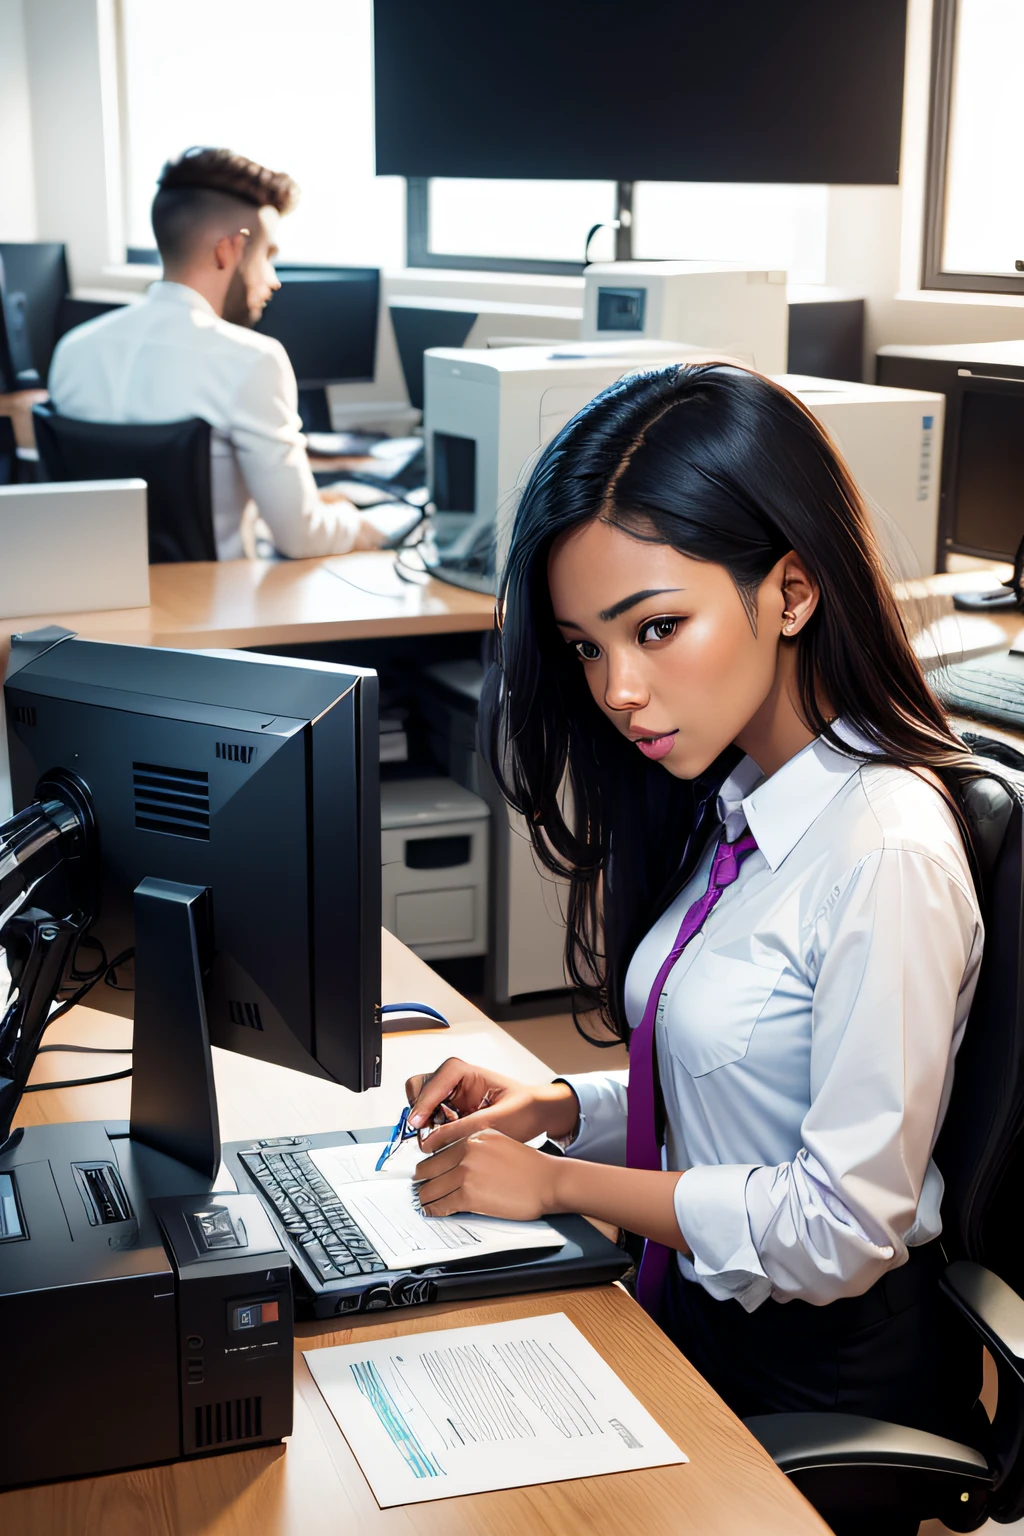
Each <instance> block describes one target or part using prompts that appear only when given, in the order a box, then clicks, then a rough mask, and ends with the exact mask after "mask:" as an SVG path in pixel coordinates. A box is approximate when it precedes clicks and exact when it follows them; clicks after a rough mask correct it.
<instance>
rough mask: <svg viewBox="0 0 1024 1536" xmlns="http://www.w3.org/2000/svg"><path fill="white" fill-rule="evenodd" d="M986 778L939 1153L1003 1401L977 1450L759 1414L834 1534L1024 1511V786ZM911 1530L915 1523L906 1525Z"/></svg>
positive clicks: (973, 794)
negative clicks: (966, 986) (975, 963)
mask: <svg viewBox="0 0 1024 1536" xmlns="http://www.w3.org/2000/svg"><path fill="white" fill-rule="evenodd" d="M1008 779H1009V780H1010V783H1004V782H1002V781H1000V780H997V779H992V778H987V777H986V778H979V779H976V780H974V781H973V783H971V784H970V785H969V786H968V787H967V789H966V792H965V796H964V802H965V809H966V812H967V818H968V821H969V823H970V825H971V831H972V834H973V835H972V841H973V844H974V850H975V855H976V860H977V865H978V871H979V874H980V880H981V888H982V892H983V896H984V916H985V950H984V955H983V958H982V966H981V974H980V976H979V980H978V990H977V993H976V995H975V999H974V1003H973V1006H972V1008H971V1012H970V1017H969V1019H968V1022H967V1028H966V1031H965V1033H964V1039H963V1044H962V1045H961V1048H960V1051H959V1053H958V1055H957V1058H956V1069H955V1073H954V1079H953V1092H952V1096H951V1098H950V1104H949V1110H948V1113H947V1116H946V1120H945V1123H944V1125H943V1128H942V1132H941V1135H940V1137H939V1140H938V1144H937V1146H936V1152H935V1159H936V1162H937V1164H938V1166H939V1168H940V1169H941V1170H942V1172H943V1175H944V1178H945V1181H946V1191H945V1195H944V1198H943V1206H942V1216H943V1233H942V1237H941V1239H940V1241H941V1242H942V1244H943V1249H944V1251H945V1253H947V1254H949V1256H950V1257H951V1258H952V1259H953V1260H954V1262H952V1263H950V1264H949V1266H948V1268H947V1269H946V1271H945V1273H944V1274H943V1276H942V1278H941V1280H940V1285H941V1288H942V1290H943V1291H944V1292H945V1294H946V1295H947V1296H948V1297H949V1298H950V1299H951V1301H952V1302H953V1303H954V1305H955V1306H956V1308H957V1309H958V1311H959V1312H960V1313H961V1314H962V1315H963V1317H965V1318H966V1319H967V1321H968V1322H969V1323H970V1324H971V1326H972V1327H973V1328H974V1330H975V1332H976V1333H977V1334H978V1335H979V1337H980V1339H981V1340H982V1342H983V1343H984V1344H985V1345H986V1346H987V1348H988V1349H989V1351H990V1352H991V1354H992V1356H993V1358H994V1360H995V1363H996V1368H997V1371H998V1377H999V1399H998V1404H997V1408H996V1414H995V1419H994V1421H993V1423H992V1425H991V1426H990V1427H989V1426H987V1424H986V1423H985V1420H984V1416H983V1415H982V1412H981V1409H980V1408H977V1409H976V1410H975V1411H976V1413H977V1414H978V1415H979V1426H980V1427H979V1433H978V1434H977V1436H973V1437H972V1438H975V1439H976V1440H977V1442H978V1443H977V1444H975V1445H962V1444H959V1443H957V1442H955V1441H952V1440H946V1439H943V1438H942V1437H940V1436H938V1435H932V1434H926V1433H924V1432H923V1431H920V1430H913V1429H907V1428H904V1427H902V1426H901V1425H897V1424H887V1423H884V1422H882V1421H880V1420H877V1419H869V1418H862V1417H859V1416H857V1415H853V1414H843V1413H777V1414H764V1415H760V1416H758V1417H755V1418H749V1419H747V1420H746V1424H747V1428H748V1429H750V1431H751V1432H752V1433H753V1434H754V1436H755V1437H756V1438H757V1439H758V1440H759V1441H760V1442H761V1444H762V1445H763V1446H764V1447H765V1449H766V1450H767V1451H768V1452H769V1454H770V1455H771V1456H772V1458H773V1459H774V1461H775V1462H776V1464H777V1465H778V1466H779V1467H780V1468H781V1469H782V1471H784V1472H785V1473H786V1474H787V1476H788V1477H790V1478H791V1479H792V1481H793V1482H794V1483H796V1485H797V1487H798V1488H799V1489H800V1490H801V1492H802V1493H804V1494H805V1496H806V1497H807V1498H808V1499H809V1500H810V1502H811V1503H812V1504H814V1505H815V1507H816V1508H817V1509H818V1510H819V1512H820V1513H821V1514H822V1515H823V1516H824V1518H825V1519H826V1520H828V1521H829V1523H830V1524H831V1525H832V1526H833V1529H834V1530H835V1531H836V1532H837V1533H840V1536H841V1533H842V1532H843V1530H844V1526H845V1528H846V1529H850V1528H855V1529H857V1530H858V1531H859V1530H863V1529H865V1528H866V1527H867V1526H868V1523H869V1522H870V1528H871V1529H872V1530H873V1531H875V1532H877V1533H879V1536H889V1533H899V1536H902V1533H903V1532H904V1531H906V1532H908V1533H913V1532H916V1531H917V1527H918V1522H919V1521H922V1520H928V1519H935V1518H937V1519H940V1520H942V1521H943V1522H944V1523H945V1524H946V1525H947V1526H948V1527H949V1528H950V1529H951V1530H954V1531H973V1530H976V1529H977V1528H978V1526H979V1525H982V1524H983V1523H984V1521H985V1520H986V1519H994V1520H996V1521H997V1522H999V1523H1000V1524H1005V1523H1007V1522H1009V1521H1012V1520H1017V1519H1020V1517H1021V1516H1022V1515H1024V1300H1022V1299H1021V1297H1022V1296H1024V1240H1022V1235H1021V1221H1020V1211H1021V1203H1022V1202H1021V1196H1022V1193H1024V1138H1022V1136H1021V1130H1022V1126H1024V816H1022V809H1021V807H1022V803H1024V791H1022V790H1021V788H1020V787H1019V786H1020V785H1021V784H1022V783H1024V779H1021V778H1020V776H1017V781H1016V783H1017V786H1018V787H1011V785H1012V784H1013V778H1012V776H1010V775H1008ZM901 1522H902V1523H901Z"/></svg>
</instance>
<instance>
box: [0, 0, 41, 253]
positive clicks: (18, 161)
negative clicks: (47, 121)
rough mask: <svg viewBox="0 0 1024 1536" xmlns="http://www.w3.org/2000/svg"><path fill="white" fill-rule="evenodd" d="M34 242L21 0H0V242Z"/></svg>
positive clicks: (30, 155)
mask: <svg viewBox="0 0 1024 1536" xmlns="http://www.w3.org/2000/svg"><path fill="white" fill-rule="evenodd" d="M35 238H36V194H35V183H34V179H33V165H32V119H31V110H30V104H29V87H28V59H27V56H26V52H25V24H24V10H23V5H22V0H0V240H34V239H35Z"/></svg>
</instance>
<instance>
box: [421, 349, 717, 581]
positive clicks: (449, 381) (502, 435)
mask: <svg viewBox="0 0 1024 1536" xmlns="http://www.w3.org/2000/svg"><path fill="white" fill-rule="evenodd" d="M709 355H710V354H709V351H708V349H707V348H704V347H691V346H686V345H684V344H682V343H679V342H664V341H661V342H659V341H643V340H637V341H623V340H621V339H620V340H616V341H610V342H608V341H602V342H594V341H591V342H579V341H576V342H572V341H567V342H565V343H563V344H561V345H558V346H554V347H501V348H497V349H495V348H490V349H489V348H467V347H462V348H455V347H436V348H431V349H430V350H429V351H428V352H427V353H426V354H425V356H424V411H423V435H424V438H425V440H426V447H427V480H428V484H429V485H430V488H431V498H432V500H433V502H434V506H435V507H436V509H437V517H436V519H435V522H436V524H437V533H438V539H439V542H440V541H441V540H442V539H445V535H447V539H446V540H445V543H444V550H443V557H442V558H443V560H444V561H445V563H446V564H447V563H448V562H451V561H454V560H456V559H458V558H460V557H461V555H462V553H463V551H465V552H468V550H469V548H471V547H472V543H473V541H474V539H476V538H478V536H480V535H481V534H483V535H484V536H486V537H488V538H489V539H490V540H491V541H492V542H493V540H494V538H495V534H496V535H497V544H498V566H499V568H500V565H501V559H502V553H503V548H504V542H505V540H506V539H507V535H508V531H509V529H510V527H511V520H512V515H513V513H514V511H515V505H516V501H517V498H518V495H519V492H520V491H521V490H522V488H523V486H524V485H525V483H526V479H527V476H528V475H529V472H530V469H531V467H532V465H533V463H534V461H535V460H536V458H537V455H538V454H539V452H540V450H541V448H543V447H544V446H545V445H546V444H547V443H549V442H550V441H551V439H552V438H553V437H554V436H555V435H556V433H558V432H559V431H560V430H561V428H562V427H564V426H565V424H566V422H567V421H569V420H570V419H571V418H572V417H573V416H575V415H576V412H577V411H579V410H582V408H583V407H584V406H585V405H586V404H587V402H588V401H590V400H593V398H594V396H595V395H598V394H600V393H601V391H602V390H603V389H605V388H607V386H608V385H609V384H614V383H615V381H616V379H620V378H623V377H624V376H625V375H626V374H628V373H635V372H636V371H637V370H639V369H644V368H666V367H668V366H669V364H670V363H682V362H686V361H688V360H697V359H701V358H706V357H708V356H709ZM492 582H493V578H492ZM492 590H493V585H492Z"/></svg>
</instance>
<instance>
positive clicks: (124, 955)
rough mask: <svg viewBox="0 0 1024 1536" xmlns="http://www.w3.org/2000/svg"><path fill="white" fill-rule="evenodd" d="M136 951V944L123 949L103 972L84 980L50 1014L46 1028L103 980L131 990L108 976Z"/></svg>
mask: <svg viewBox="0 0 1024 1536" xmlns="http://www.w3.org/2000/svg"><path fill="white" fill-rule="evenodd" d="M134 953H135V948H134V946H133V947H132V948H131V949H123V950H122V951H121V953H120V954H119V955H115V956H114V958H113V960H111V962H110V964H109V965H108V966H105V967H104V969H103V971H102V972H101V974H99V975H97V976H93V978H92V980H91V981H86V982H83V984H82V985H81V986H80V987H79V988H78V991H77V992H72V994H71V996H70V997H68V998H65V1000H64V1001H63V1002H62V1003H61V1005H60V1007H59V1008H56V1009H55V1010H54V1012H53V1013H51V1014H50V1017H49V1018H48V1019H47V1021H46V1028H47V1029H49V1027H50V1025H51V1024H56V1022H57V1020H58V1019H62V1018H63V1017H64V1015H65V1014H66V1013H70V1011H71V1009H72V1008H74V1007H75V1005H76V1004H77V1003H80V1002H81V1001H82V998H83V997H85V996H86V995H87V994H88V993H89V992H91V991H92V989H93V987H98V986H99V984H100V982H101V981H104V982H106V983H107V986H109V987H111V988H112V989H113V990H114V991H115V992H129V991H131V988H130V987H119V986H118V985H117V983H116V982H114V981H108V980H107V978H108V977H109V976H110V975H111V973H112V972H113V971H116V970H117V968H118V966H119V965H124V963H125V961H126V960H130V959H131V958H132V956H133V955H134Z"/></svg>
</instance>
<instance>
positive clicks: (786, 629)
mask: <svg viewBox="0 0 1024 1536" xmlns="http://www.w3.org/2000/svg"><path fill="white" fill-rule="evenodd" d="M782 617H783V618H784V619H785V621H786V622H785V623H784V624H783V626H782V633H783V634H784V635H788V634H791V633H792V630H793V625H794V624H795V623H796V614H795V613H790V612H789V611H788V610H787V611H786V612H785V613H783V615H782Z"/></svg>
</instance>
